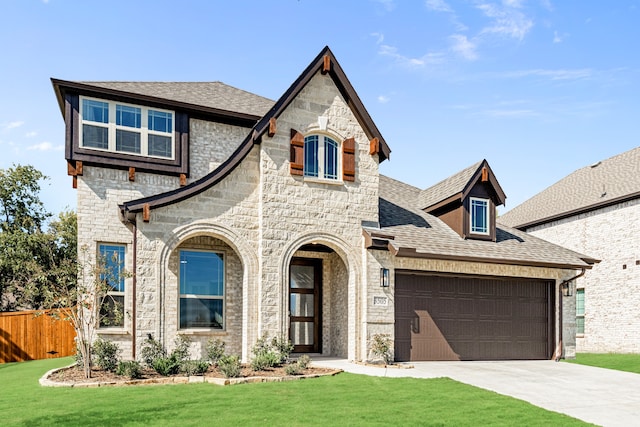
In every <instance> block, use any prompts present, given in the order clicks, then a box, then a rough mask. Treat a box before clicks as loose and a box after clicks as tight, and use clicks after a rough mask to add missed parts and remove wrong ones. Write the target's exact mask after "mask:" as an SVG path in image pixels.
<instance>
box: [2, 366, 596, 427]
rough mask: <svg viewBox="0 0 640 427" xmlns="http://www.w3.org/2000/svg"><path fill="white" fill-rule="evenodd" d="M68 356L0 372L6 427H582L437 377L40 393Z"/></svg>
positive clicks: (337, 378)
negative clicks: (45, 377)
mask: <svg viewBox="0 0 640 427" xmlns="http://www.w3.org/2000/svg"><path fill="white" fill-rule="evenodd" d="M70 362H71V358H62V359H49V360H40V361H33V362H23V363H10V364H4V365H0V387H1V390H2V391H1V392H0V424H2V425H3V426H7V425H64V426H72V425H82V426H86V425H101V426H105V425H211V424H213V423H215V424H217V425H327V424H333V425H397V424H403V425H452V426H453V425H454V426H462V425H498V426H500V425H505V426H506V425H527V426H543V425H545V426H546V425H563V426H571V425H585V424H584V423H582V422H581V421H578V420H575V419H573V418H570V417H568V416H565V415H561V414H557V413H554V412H549V411H546V410H544V409H541V408H538V407H535V406H533V405H530V404H528V403H526V402H523V401H520V400H517V399H513V398H510V397H506V396H501V395H498V394H496V393H492V392H489V391H486V390H482V389H479V388H475V387H471V386H467V385H464V384H461V383H458V382H456V381H453V380H450V379H446V378H442V379H431V380H419V379H404V378H402V379H400V378H378V377H368V376H361V375H353V374H346V373H342V374H339V375H337V376H334V377H323V378H316V379H307V380H300V381H289V382H282V383H260V384H247V385H237V386H227V387H221V386H215V385H211V384H186V385H155V386H154V385H152V386H131V387H106V388H77V389H74V388H45V387H41V386H40V385H39V384H38V379H39V378H40V377H41V376H42V375H43V374H44V373H45V372H46V371H47V370H49V369H52V368H55V367H59V366H64V365H67V364H69V363H70Z"/></svg>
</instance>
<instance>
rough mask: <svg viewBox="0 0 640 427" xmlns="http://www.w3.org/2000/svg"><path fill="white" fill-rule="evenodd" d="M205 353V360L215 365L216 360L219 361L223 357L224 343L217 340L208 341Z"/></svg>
mask: <svg viewBox="0 0 640 427" xmlns="http://www.w3.org/2000/svg"><path fill="white" fill-rule="evenodd" d="M205 351H206V352H207V358H208V359H209V360H210V361H211V363H213V364H214V365H217V364H218V360H220V358H221V357H222V356H224V353H225V343H224V341H222V340H220V339H217V338H216V339H209V341H207V346H206V347H205Z"/></svg>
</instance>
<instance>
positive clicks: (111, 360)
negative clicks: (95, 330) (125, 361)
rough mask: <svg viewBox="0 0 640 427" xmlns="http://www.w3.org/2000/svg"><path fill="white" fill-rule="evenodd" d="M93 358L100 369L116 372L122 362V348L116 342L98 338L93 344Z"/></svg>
mask: <svg viewBox="0 0 640 427" xmlns="http://www.w3.org/2000/svg"><path fill="white" fill-rule="evenodd" d="M93 356H94V357H95V362H96V365H97V366H98V367H99V368H101V369H104V370H105V371H109V372H115V370H116V368H117V367H118V362H119V361H120V347H118V344H116V343H114V342H111V341H106V340H103V339H102V338H98V339H97V340H96V341H95V342H94V343H93Z"/></svg>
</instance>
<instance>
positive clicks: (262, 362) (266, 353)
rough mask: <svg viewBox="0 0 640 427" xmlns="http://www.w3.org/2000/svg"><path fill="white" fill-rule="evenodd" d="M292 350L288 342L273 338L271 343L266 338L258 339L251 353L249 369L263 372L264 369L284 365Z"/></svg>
mask: <svg viewBox="0 0 640 427" xmlns="http://www.w3.org/2000/svg"><path fill="white" fill-rule="evenodd" d="M292 350H293V345H292V344H291V342H290V341H289V340H286V339H284V338H277V337H274V338H272V339H271V341H269V340H267V337H266V336H263V337H262V338H259V339H258V340H257V341H256V343H255V345H254V346H253V348H252V349H251V352H252V353H253V359H252V360H251V369H253V370H254V371H263V370H264V369H266V368H274V367H276V366H280V365H282V364H283V363H285V362H286V361H287V360H288V359H289V354H291V351H292Z"/></svg>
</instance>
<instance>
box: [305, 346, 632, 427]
mask: <svg viewBox="0 0 640 427" xmlns="http://www.w3.org/2000/svg"><path fill="white" fill-rule="evenodd" d="M313 363H314V365H318V366H327V367H331V368H339V369H342V370H344V371H345V372H351V373H355V374H364V375H374V376H386V377H413V378H438V377H448V378H451V379H454V380H456V381H460V382H462V383H465V384H470V385H473V386H476V387H481V388H484V389H486V390H491V391H495V392H496V393H500V394H504V395H507V396H512V397H515V398H517V399H522V400H525V401H527V402H530V403H532V404H533V405H536V406H539V407H541V408H544V409H548V410H550V411H555V412H560V413H563V414H567V415H570V416H572V417H574V418H578V419H581V420H583V421H587V422H590V423H594V424H597V425H601V426H625V427H626V426H640V375H638V374H632V373H629V372H621V371H614V370H610V369H602V368H593V367H590V366H583V365H575V364H571V363H564V362H559V363H557V362H553V361H546V360H542V361H501V362H413V363H411V365H413V366H414V367H413V368H411V369H399V368H386V369H385V368H383V367H372V366H364V365H358V364H355V363H350V362H348V361H347V360H345V359H337V358H330V357H314V358H313Z"/></svg>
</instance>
